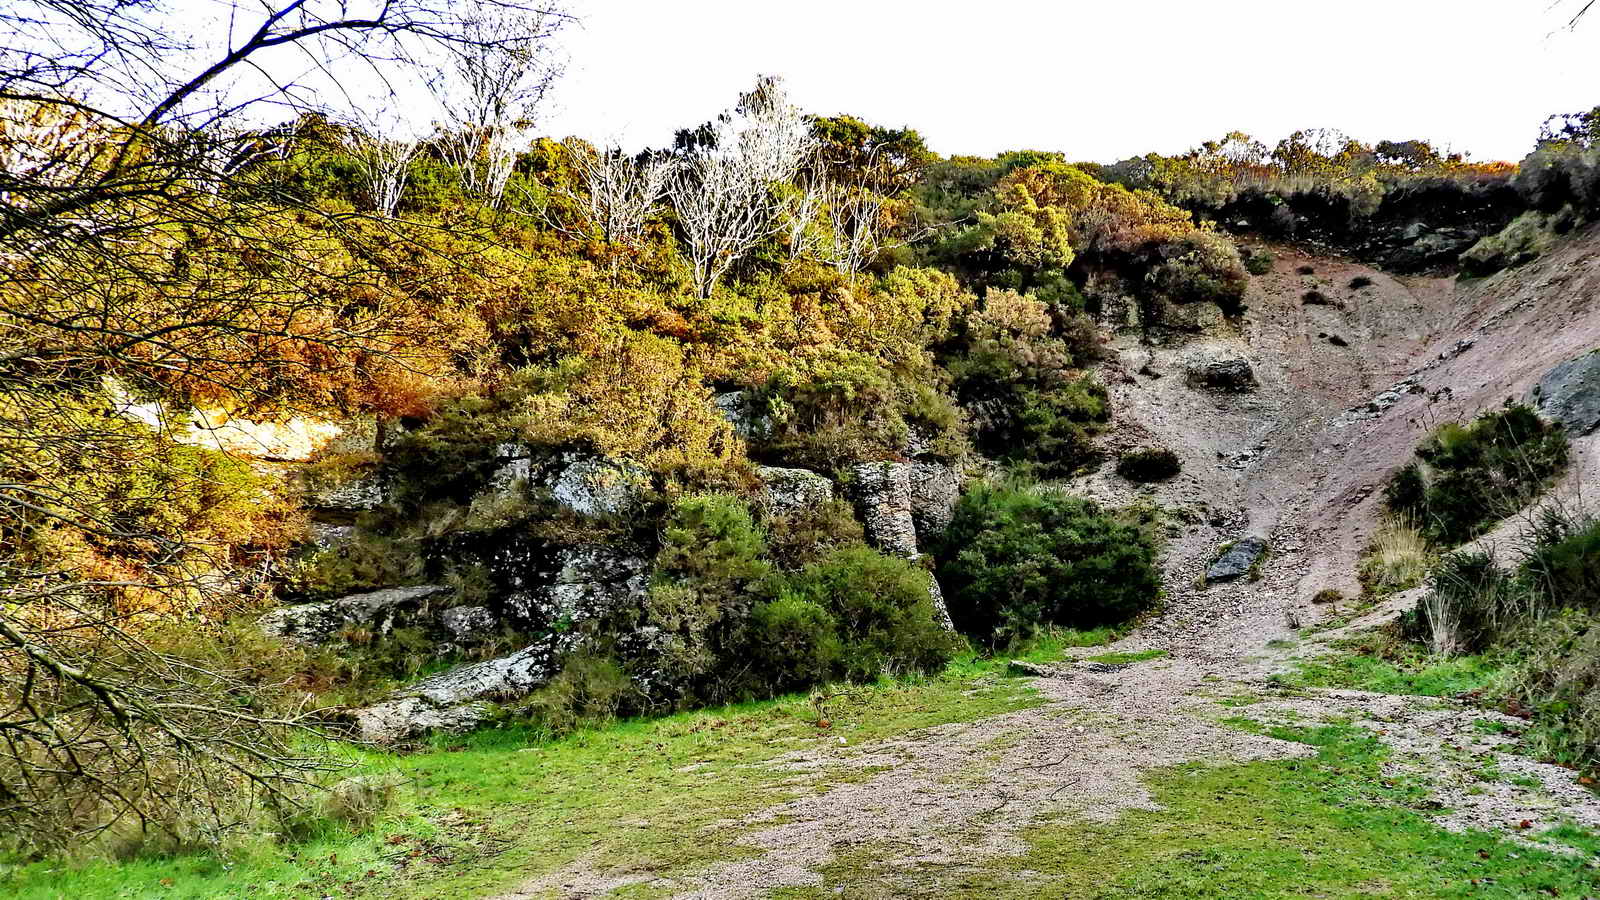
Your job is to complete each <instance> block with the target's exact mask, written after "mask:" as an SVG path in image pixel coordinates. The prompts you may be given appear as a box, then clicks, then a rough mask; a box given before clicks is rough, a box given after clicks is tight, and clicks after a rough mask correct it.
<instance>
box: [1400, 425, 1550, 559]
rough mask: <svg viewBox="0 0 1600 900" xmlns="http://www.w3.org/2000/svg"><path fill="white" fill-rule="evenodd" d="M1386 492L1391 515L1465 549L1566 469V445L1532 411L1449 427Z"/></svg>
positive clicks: (1442, 429)
mask: <svg viewBox="0 0 1600 900" xmlns="http://www.w3.org/2000/svg"><path fill="white" fill-rule="evenodd" d="M1417 457H1418V459H1419V460H1420V462H1413V463H1411V464H1410V465H1408V466H1406V467H1405V468H1403V469H1401V470H1400V471H1399V472H1398V473H1396V474H1395V475H1394V477H1393V478H1391V479H1390V481H1389V484H1388V485H1387V486H1386V487H1385V489H1384V494H1385V499H1386V500H1387V502H1388V506H1389V508H1390V510H1392V511H1394V512H1396V513H1400V514H1403V515H1409V516H1413V517H1415V519H1416V521H1418V522H1420V523H1421V524H1422V528H1423V531H1424V532H1425V533H1426V534H1427V535H1428V537H1429V538H1431V539H1433V540H1436V541H1439V542H1440V543H1443V544H1447V545H1454V544H1460V543H1462V542H1463V541H1467V540H1470V539H1472V538H1474V537H1476V536H1478V535H1479V534H1482V533H1483V532H1484V531H1486V530H1487V529H1488V528H1489V527H1490V526H1491V525H1493V524H1494V523H1495V522H1497V521H1499V520H1500V519H1503V518H1505V517H1506V516H1508V515H1511V514H1512V513H1514V512H1516V511H1517V510H1519V509H1522V508H1523V507H1524V506H1526V505H1527V504H1528V502H1529V501H1531V500H1532V499H1533V498H1534V497H1536V496H1538V494H1539V492H1540V491H1542V490H1544V488H1545V486H1546V485H1547V484H1548V483H1549V482H1550V481H1551V480H1552V479H1554V478H1555V476H1557V475H1559V474H1560V473H1561V472H1562V471H1563V470H1564V469H1565V468H1566V465H1567V441H1566V438H1565V436H1563V435H1562V433H1561V432H1560V431H1559V430H1558V429H1554V428H1552V427H1551V426H1549V425H1546V424H1545V423H1544V421H1543V420H1541V419H1540V418H1539V416H1538V415H1537V414H1536V413H1535V412H1534V411H1533V410H1531V409H1529V408H1528V407H1526V406H1508V407H1506V408H1505V409H1503V410H1498V411H1495V412H1490V413H1486V414H1484V415H1483V416H1480V417H1479V418H1478V419H1477V420H1476V421H1474V422H1472V423H1471V424H1468V425H1454V424H1450V425H1444V426H1441V427H1440V428H1438V429H1437V430H1435V431H1434V432H1433V434H1431V435H1430V436H1429V437H1428V439H1427V440H1425V441H1423V442H1422V444H1421V446H1419V447H1418V448H1417Z"/></svg>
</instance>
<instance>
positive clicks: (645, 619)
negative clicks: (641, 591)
mask: <svg viewBox="0 0 1600 900" xmlns="http://www.w3.org/2000/svg"><path fill="white" fill-rule="evenodd" d="M766 548H767V545H766V538H765V536H764V535H763V534H762V532H761V530H760V529H759V528H757V527H756V524H755V522H754V520H753V519H752V518H751V516H750V511H749V509H748V508H746V507H745V505H744V503H743V502H741V501H740V500H739V499H738V498H736V497H730V496H727V495H723V494H700V495H694V496H689V497H684V498H682V499H680V500H679V501H678V502H677V503H676V504H674V506H673V509H672V513H671V515H670V516H669V518H668V520H667V523H666V527H665V528H664V529H663V531H662V541H661V549H660V551H659V552H658V553H657V554H656V569H655V575H654V581H653V582H652V584H651V585H650V591H649V594H648V595H647V597H646V599H645V603H644V609H643V611H642V614H641V615H642V617H641V621H640V622H639V623H638V626H639V627H640V628H642V629H651V630H652V631H653V632H654V633H655V634H656V636H657V637H656V640H655V641H654V643H653V645H652V649H651V651H650V652H648V653H646V654H645V655H644V656H642V657H641V658H639V659H634V660H630V661H629V662H630V666H631V671H632V674H634V675H636V676H637V677H638V679H639V680H640V681H641V682H644V683H648V684H649V685H650V686H651V690H652V694H653V696H652V699H657V700H661V701H663V702H669V703H675V704H677V705H692V704H694V703H720V702H725V701H726V700H728V699H731V697H732V696H733V695H734V693H735V692H736V690H737V686H736V685H735V684H734V683H733V680H731V679H729V678H728V677H726V674H727V673H726V669H725V664H726V663H727V661H728V660H730V659H732V658H733V657H734V656H735V655H736V654H737V653H738V652H739V650H740V649H741V648H742V647H743V632H744V628H745V625H746V623H747V621H748V619H749V616H750V611H751V609H752V608H753V607H754V606H755V604H756V603H757V602H759V601H761V600H765V599H768V597H769V596H770V589H771V585H770V584H769V583H768V576H769V575H770V574H771V571H772V567H771V565H770V564H769V563H768V562H767V561H766V559H765V558H764V557H765V553H766ZM656 695H659V696H656Z"/></svg>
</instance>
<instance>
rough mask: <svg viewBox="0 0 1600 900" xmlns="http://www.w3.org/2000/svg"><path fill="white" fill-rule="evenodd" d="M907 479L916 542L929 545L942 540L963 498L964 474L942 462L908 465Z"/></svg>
mask: <svg viewBox="0 0 1600 900" xmlns="http://www.w3.org/2000/svg"><path fill="white" fill-rule="evenodd" d="M906 477H907V479H908V480H909V482H910V489H911V522H912V524H913V525H914V526H915V527H916V532H917V539H918V540H919V541H920V542H921V543H923V544H926V543H927V542H928V541H929V540H930V539H932V538H936V537H942V536H943V535H944V532H945V529H946V528H949V527H950V520H951V519H952V518H954V517H955V513H956V501H957V500H959V499H961V472H960V470H958V469H957V468H956V467H955V466H947V465H942V464H940V463H926V462H914V463H908V464H907V473H906Z"/></svg>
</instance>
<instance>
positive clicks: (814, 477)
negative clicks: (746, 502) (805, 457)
mask: <svg viewBox="0 0 1600 900" xmlns="http://www.w3.org/2000/svg"><path fill="white" fill-rule="evenodd" d="M756 477H757V478H760V479H761V485H762V488H761V499H760V504H761V509H762V512H764V513H766V514H767V515H769V516H772V515H782V514H784V513H788V512H794V511H795V510H797V509H806V508H808V507H813V506H817V505H819V504H823V503H827V502H828V501H829V500H832V499H833V482H831V481H829V480H828V479H827V478H824V477H823V476H821V475H818V474H817V473H815V472H812V471H810V470H808V469H780V468H777V467H775V466H756Z"/></svg>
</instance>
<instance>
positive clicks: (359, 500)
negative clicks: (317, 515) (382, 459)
mask: <svg viewBox="0 0 1600 900" xmlns="http://www.w3.org/2000/svg"><path fill="white" fill-rule="evenodd" d="M387 497H388V492H387V490H385V487H384V484H383V480H382V479H381V478H380V477H379V476H378V475H377V473H373V474H370V475H363V476H361V477H359V478H352V479H350V480H349V481H343V482H340V483H338V484H326V485H314V486H311V487H309V488H307V490H306V506H308V507H311V508H312V509H350V510H362V509H376V508H378V507H379V506H381V505H382V504H383V501H384V500H385V499H386V498H387Z"/></svg>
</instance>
